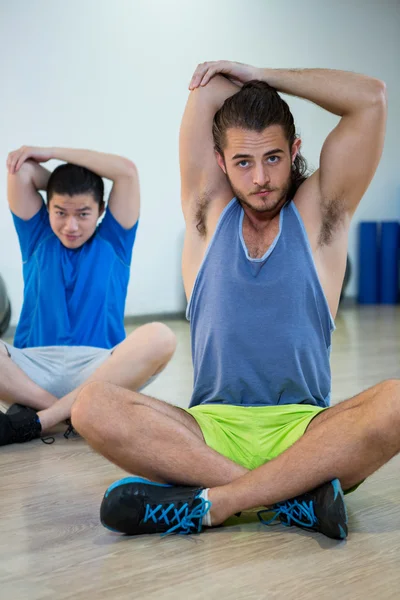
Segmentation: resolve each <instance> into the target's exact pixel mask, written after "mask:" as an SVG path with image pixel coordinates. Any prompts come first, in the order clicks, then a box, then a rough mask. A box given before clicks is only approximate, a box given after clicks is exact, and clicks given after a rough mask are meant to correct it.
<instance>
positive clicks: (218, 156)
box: [215, 150, 226, 175]
mask: <svg viewBox="0 0 400 600" xmlns="http://www.w3.org/2000/svg"><path fill="white" fill-rule="evenodd" d="M215 157H216V159H217V163H218V165H219V166H220V167H221V169H222V170H223V172H224V173H225V175H226V166H225V160H224V157H223V156H221V154H220V153H219V152H217V151H216V150H215Z"/></svg>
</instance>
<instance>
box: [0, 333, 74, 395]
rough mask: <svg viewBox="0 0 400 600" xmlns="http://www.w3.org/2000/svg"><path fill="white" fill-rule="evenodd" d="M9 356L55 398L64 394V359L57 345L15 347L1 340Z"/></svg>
mask: <svg viewBox="0 0 400 600" xmlns="http://www.w3.org/2000/svg"><path fill="white" fill-rule="evenodd" d="M1 345H3V346H4V348H5V349H6V352H7V354H8V356H9V358H10V360H12V361H13V363H15V364H16V365H17V367H19V368H20V369H21V371H23V372H24V373H25V375H27V377H29V379H31V380H32V381H33V382H34V383H36V384H37V385H38V386H39V387H41V388H42V389H44V390H46V391H47V392H49V393H50V394H52V395H53V396H55V397H56V398H61V397H62V396H63V395H64V384H65V381H64V379H65V378H64V361H63V356H62V351H61V348H59V347H58V346H54V347H53V346H51V347H50V346H49V347H46V346H44V347H40V348H22V349H21V348H15V346H12V345H11V344H7V343H6V342H3V341H2V344H1Z"/></svg>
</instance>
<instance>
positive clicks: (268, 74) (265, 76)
mask: <svg viewBox="0 0 400 600" xmlns="http://www.w3.org/2000/svg"><path fill="white" fill-rule="evenodd" d="M273 71H274V69H257V72H258V77H257V79H259V80H260V81H265V83H268V84H269V85H272V83H271V80H272V79H273Z"/></svg>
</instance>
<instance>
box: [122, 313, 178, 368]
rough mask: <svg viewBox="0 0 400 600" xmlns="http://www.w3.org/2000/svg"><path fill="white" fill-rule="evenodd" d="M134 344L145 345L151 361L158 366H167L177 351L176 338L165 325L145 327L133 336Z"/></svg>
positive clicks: (150, 324) (153, 324) (148, 325)
mask: <svg viewBox="0 0 400 600" xmlns="http://www.w3.org/2000/svg"><path fill="white" fill-rule="evenodd" d="M131 336H132V344H133V345H134V346H136V345H137V343H138V342H139V343H143V344H144V347H146V352H147V353H148V355H149V359H151V360H152V361H154V362H155V363H156V364H157V365H161V366H163V365H165V364H166V363H167V362H168V361H169V360H171V358H172V356H173V354H174V352H175V349H176V336H175V334H174V333H173V332H172V331H171V329H170V328H169V327H167V325H165V324H164V323H159V322H154V323H148V324H147V325H143V326H142V327H140V328H139V329H137V330H136V331H134V332H133V334H131Z"/></svg>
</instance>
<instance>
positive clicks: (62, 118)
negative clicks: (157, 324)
mask: <svg viewBox="0 0 400 600" xmlns="http://www.w3.org/2000/svg"><path fill="white" fill-rule="evenodd" d="M399 31H400V17H399V5H398V3H397V2H396V1H395V0H394V1H392V2H389V1H380V2H379V1H378V0H376V1H372V0H349V1H348V2H342V1H340V2H336V3H332V2H330V1H328V0H303V2H301V3H300V2H297V1H295V0H286V1H285V2H277V1H276V0H274V1H269V0H247V1H246V2H244V0H170V1H169V2H167V1H164V0H68V2H65V1H64V0H34V1H33V2H32V0H13V1H12V2H11V0H10V1H9V2H6V1H5V0H3V2H1V4H0V51H1V57H2V59H1V66H0V82H1V93H0V115H1V135H0V157H1V159H2V161H5V160H6V156H7V153H8V151H9V150H11V149H15V148H17V147H19V146H20V145H22V144H32V145H49V146H51V145H57V146H76V147H87V148H93V149H97V150H103V151H107V152H115V153H119V154H123V155H126V156H128V157H130V158H131V159H132V160H134V161H135V162H136V163H137V165H138V167H139V170H140V177H141V188H142V206H143V208H142V215H141V226H140V229H139V234H138V238H137V244H136V247H135V251H134V259H133V264H132V275H131V283H130V287H129V294H128V299H127V313H128V314H146V313H157V312H170V311H177V310H181V309H182V308H183V304H184V303H183V296H182V288H181V283H180V251H181V245H182V235H183V220H182V217H181V214H180V203H179V168H178V155H177V151H178V130H179V124H180V118H181V115H182V112H183V108H184V105H185V101H186V97H187V84H188V82H189V79H190V76H191V74H192V71H193V70H194V68H195V66H196V65H197V63H198V62H203V61H204V60H217V59H221V58H227V59H232V60H240V61H242V62H248V63H251V64H255V65H258V66H269V67H328V68H338V69H346V70H353V71H358V72H364V73H367V74H370V75H373V76H375V77H379V78H381V79H384V80H385V81H386V83H387V86H388V94H389V106H390V109H389V120H388V132H387V138H386V145H385V150H384V155H383V158H382V161H381V164H380V166H379V169H378V172H377V174H376V176H375V178H374V180H373V182H372V184H371V186H370V188H369V190H368V192H367V194H366V195H365V198H364V200H363V202H362V203H361V206H360V208H359V210H358V212H357V214H356V219H355V223H356V221H358V220H360V219H377V220H382V219H389V218H396V219H400V198H399V168H398V164H397V163H398V153H397V138H398V133H399V127H398V124H399V122H400V108H399V106H400V83H399V79H400V77H399V75H400V69H399V64H400V61H399V59H400V52H399V50H400V36H399ZM289 102H290V104H291V106H292V108H293V112H294V115H295V119H296V122H297V126H298V129H299V130H300V133H301V135H302V137H303V142H304V145H303V152H304V154H305V156H306V157H307V158H308V159H309V161H310V163H311V164H313V165H317V164H318V156H319V150H320V147H321V144H322V142H323V140H324V138H325V137H326V135H327V134H328V132H329V131H330V129H331V128H332V127H333V126H334V125H335V123H336V118H335V117H333V116H331V115H329V114H327V113H325V112H324V111H322V110H321V109H319V108H317V107H315V106H313V105H312V104H310V103H307V102H304V101H301V100H298V99H290V100H289ZM373 143H374V140H373V139H371V144H373ZM50 166H54V165H50ZM0 190H2V191H3V193H2V200H1V202H0V273H2V275H3V277H4V278H5V279H6V282H7V285H8V288H9V294H10V296H11V300H12V304H13V308H14V317H13V321H14V323H15V322H16V320H17V317H18V314H19V310H20V307H21V298H22V289H23V288H22V276H21V261H20V254H19V248H18V245H17V239H16V234H15V232H14V230H13V226H12V220H11V217H10V215H9V212H8V208H7V203H6V193H5V191H6V170H5V168H4V169H3V168H2V169H0ZM355 230H356V227H355V225H354V226H353V230H352V233H351V239H350V249H351V254H352V255H353V258H354V255H355V250H356V236H355ZM355 284H356V282H355V279H354V278H353V281H352V284H351V287H350V289H349V293H350V294H354V293H355V289H356V285H355ZM50 301H51V298H50Z"/></svg>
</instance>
